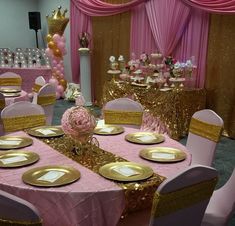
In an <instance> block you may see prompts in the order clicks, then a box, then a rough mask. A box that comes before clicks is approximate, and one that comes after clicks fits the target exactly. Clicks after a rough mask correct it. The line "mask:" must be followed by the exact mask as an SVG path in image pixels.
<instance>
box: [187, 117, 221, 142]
mask: <svg viewBox="0 0 235 226" xmlns="http://www.w3.org/2000/svg"><path fill="white" fill-rule="evenodd" d="M222 129H223V128H222V127H221V126H217V125H213V124H209V123H207V122H204V121H201V120H198V119H195V118H192V119H191V122H190V126H189V132H191V133H193V134H196V135H198V136H201V137H205V138H207V139H209V140H212V141H214V142H218V141H219V139H220V135H221V132H222Z"/></svg>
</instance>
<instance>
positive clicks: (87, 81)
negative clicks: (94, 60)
mask: <svg viewBox="0 0 235 226" xmlns="http://www.w3.org/2000/svg"><path fill="white" fill-rule="evenodd" d="M78 52H79V55H80V86H81V93H82V95H83V96H84V98H85V101H86V103H85V106H91V105H92V99H91V63H90V50H89V49H88V48H80V49H79V50H78Z"/></svg>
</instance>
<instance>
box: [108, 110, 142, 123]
mask: <svg viewBox="0 0 235 226" xmlns="http://www.w3.org/2000/svg"><path fill="white" fill-rule="evenodd" d="M142 117H143V112H133V111H132V112H131V111H124V110H123V111H121V110H119V111H118V110H104V121H105V123H106V124H131V125H141V124H142Z"/></svg>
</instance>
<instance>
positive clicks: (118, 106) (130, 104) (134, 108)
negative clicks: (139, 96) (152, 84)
mask: <svg viewBox="0 0 235 226" xmlns="http://www.w3.org/2000/svg"><path fill="white" fill-rule="evenodd" d="M103 110H118V111H131V112H143V111H144V109H143V106H142V105H141V104H140V103H138V102H136V101H134V100H132V99H129V98H126V97H124V98H118V99H115V100H111V101H109V102H107V103H106V104H105V106H104V108H103ZM125 126H126V127H132V128H139V127H140V126H136V125H125Z"/></svg>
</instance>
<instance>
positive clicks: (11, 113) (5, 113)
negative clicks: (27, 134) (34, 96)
mask: <svg viewBox="0 0 235 226" xmlns="http://www.w3.org/2000/svg"><path fill="white" fill-rule="evenodd" d="M1 118H2V120H3V125H4V130H5V132H13V131H19V130H22V129H27V128H32V127H36V126H42V125H45V123H46V117H45V112H44V110H43V108H42V107H41V106H39V105H37V104H33V103H30V102H28V101H19V102H16V103H13V104H11V105H9V106H7V107H5V108H4V109H3V110H2V112H1Z"/></svg>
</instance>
